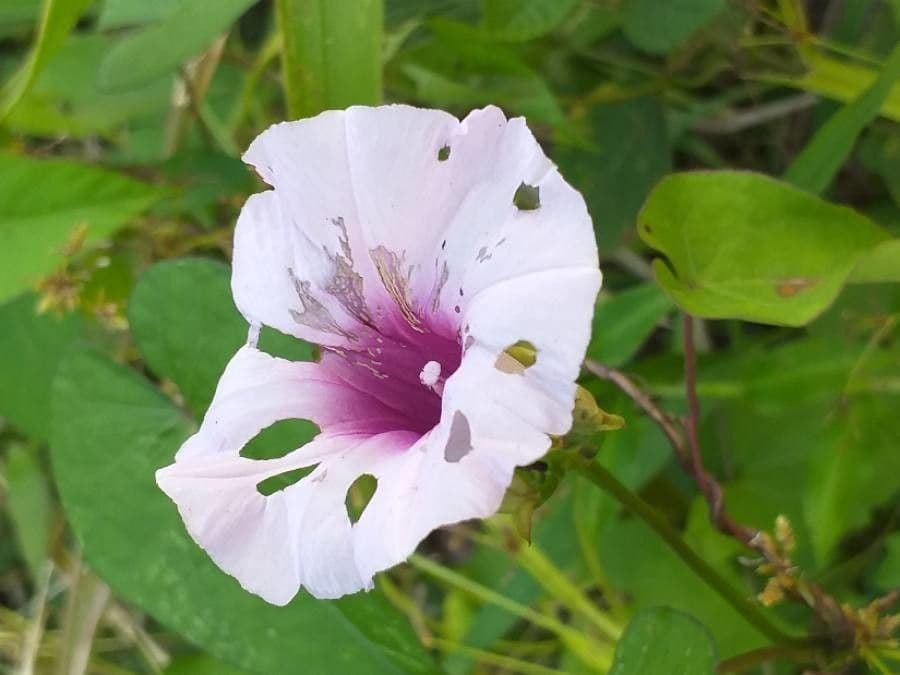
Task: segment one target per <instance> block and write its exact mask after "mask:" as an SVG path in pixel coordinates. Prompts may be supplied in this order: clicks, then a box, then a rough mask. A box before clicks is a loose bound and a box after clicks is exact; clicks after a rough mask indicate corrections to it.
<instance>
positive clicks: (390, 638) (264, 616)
mask: <svg viewBox="0 0 900 675" xmlns="http://www.w3.org/2000/svg"><path fill="white" fill-rule="evenodd" d="M53 411H54V416H53V418H54V425H53V433H52V448H53V461H54V469H55V474H56V480H57V483H58V486H59V490H60V494H61V496H62V500H63V505H64V506H65V508H66V512H67V514H68V516H69V519H70V522H71V523H72V527H73V529H74V531H75V533H76V535H77V536H78V538H79V540H80V542H81V544H82V546H83V547H84V552H85V555H86V557H87V559H88V561H89V562H90V563H91V565H92V567H93V568H94V569H95V570H96V571H97V572H98V573H99V574H100V575H101V576H102V577H103V578H104V579H105V580H106V581H107V582H108V583H109V584H110V585H111V586H112V587H113V588H114V589H115V590H116V592H118V593H120V594H121V595H122V596H123V597H124V598H126V599H128V600H129V601H130V602H133V603H135V604H136V605H138V606H140V607H142V608H143V609H145V610H146V611H147V612H149V613H150V614H152V615H153V616H154V617H155V618H157V619H158V620H159V621H161V622H162V623H164V624H165V625H167V626H169V627H171V628H172V629H174V630H176V631H178V632H179V633H181V634H182V635H184V636H185V637H186V638H187V639H189V640H191V641H192V642H195V643H197V644H198V645H202V646H203V647H204V649H206V650H208V651H209V652H210V653H211V654H212V655H214V656H215V657H217V658H220V659H222V660H223V661H226V662H229V663H233V664H235V665H237V666H239V667H241V668H246V669H247V670H250V671H252V672H264V673H279V672H281V673H283V672H293V671H294V670H296V667H297V664H298V663H302V664H304V667H305V668H306V669H308V670H309V671H311V672H366V673H384V674H388V673H393V674H397V673H430V672H435V668H434V666H433V664H432V661H431V659H430V658H429V656H428V655H427V654H426V652H425V651H424V650H423V649H422V648H421V646H420V645H419V642H418V640H417V639H416V637H415V635H414V634H413V633H412V631H411V630H410V629H409V627H408V625H407V624H406V621H405V619H404V618H403V617H402V616H401V615H399V614H398V613H396V612H395V611H394V610H393V609H392V608H391V607H390V606H389V605H388V604H387V603H386V601H385V600H384V599H383V598H382V596H381V595H380V594H379V593H377V592H374V593H369V594H366V595H357V596H353V597H350V598H347V599H344V600H341V601H339V602H328V601H315V600H312V599H311V598H310V597H309V596H307V595H300V596H298V597H297V598H296V599H295V600H294V601H293V602H292V603H291V604H290V605H289V606H288V607H286V608H278V607H274V606H271V605H268V604H266V603H265V602H263V601H262V600H260V599H259V598H257V597H255V596H253V595H251V594H249V593H247V592H245V591H244V590H242V589H241V588H240V587H239V586H238V584H237V583H236V582H235V581H234V580H233V579H230V578H229V577H227V576H226V575H225V574H223V573H222V572H220V571H219V570H218V569H217V568H216V567H215V565H214V564H213V563H212V562H211V561H210V560H209V559H208V558H207V556H206V554H205V553H204V552H203V551H202V550H201V549H200V548H199V547H198V546H197V545H196V544H194V542H193V541H191V539H190V538H189V537H188V535H187V533H186V532H185V531H184V527H183V525H182V523H181V521H180V519H179V517H178V514H177V511H176V509H175V506H174V505H173V504H172V503H171V502H170V501H169V500H168V499H167V498H166V496H165V495H164V494H163V493H162V492H161V491H160V490H159V489H158V488H157V486H156V484H155V483H154V472H155V471H156V470H157V469H158V468H160V467H162V466H164V465H165V464H168V463H169V462H170V461H171V458H172V456H173V455H174V453H175V450H176V449H177V448H178V446H179V444H180V443H181V442H182V441H183V440H184V438H185V437H186V436H187V434H188V433H189V431H190V428H191V426H192V425H191V424H190V422H189V421H188V420H187V419H185V418H184V417H183V416H182V415H181V413H179V412H178V410H177V409H176V408H175V407H174V406H173V405H172V404H171V403H170V402H169V401H167V400H166V399H165V398H163V397H162V396H161V395H160V394H159V393H158V392H156V391H154V390H153V389H152V388H151V387H150V385H149V383H147V382H146V381H144V380H143V379H142V378H140V377H139V376H137V375H136V374H135V373H133V372H130V371H128V370H126V369H124V368H122V367H120V366H117V365H115V364H113V363H111V362H110V361H107V360H106V359H104V358H102V357H99V356H95V355H91V354H76V355H73V356H72V357H71V358H69V359H68V360H67V361H66V362H65V363H64V364H63V366H62V367H61V369H60V371H59V374H58V376H57V378H56V381H55V387H54V398H53ZM135 542H140V549H139V550H138V549H136V548H135ZM336 644H339V645H340V649H335V645H336Z"/></svg>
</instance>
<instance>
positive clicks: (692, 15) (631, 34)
mask: <svg viewBox="0 0 900 675" xmlns="http://www.w3.org/2000/svg"><path fill="white" fill-rule="evenodd" d="M726 6H727V3H726V0H665V2H659V0H625V5H624V10H623V12H624V17H623V21H624V29H625V35H626V36H628V39H629V40H631V42H632V43H634V45H635V46H637V47H640V48H641V49H643V50H645V51H648V52H650V53H652V54H666V53H668V52H671V51H672V50H673V49H675V48H677V47H680V46H681V45H683V44H684V43H685V42H687V41H688V40H689V39H690V38H691V36H692V35H693V34H694V33H696V32H697V30H699V29H700V28H702V27H703V26H704V25H706V24H707V23H709V22H710V21H711V20H712V19H713V18H715V16H716V15H717V14H719V13H720V12H722V11H723V10H724V9H725V8H726Z"/></svg>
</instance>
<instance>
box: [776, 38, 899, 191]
mask: <svg viewBox="0 0 900 675" xmlns="http://www.w3.org/2000/svg"><path fill="white" fill-rule="evenodd" d="M897 78H900V46H898V47H895V48H894V51H893V52H891V55H890V57H888V60H887V62H886V63H885V64H884V68H882V70H881V73H880V74H879V75H878V77H877V79H876V80H875V81H874V82H873V83H872V84H871V85H869V86H868V88H866V89H865V90H864V91H863V92H862V93H861V94H860V95H859V97H858V98H856V99H855V100H854V101H853V102H852V103H848V104H847V105H846V106H844V107H842V108H841V109H840V110H838V111H837V112H836V113H835V114H834V115H832V116H831V118H829V120H828V121H827V122H825V124H824V125H822V128H821V129H819V130H818V131H817V132H816V135H815V136H814V137H813V139H812V140H811V141H810V142H809V143H808V144H807V145H806V147H804V148H803V151H802V152H801V153H800V154H799V155H797V157H795V158H794V161H793V162H792V163H791V165H790V167H789V168H788V170H787V172H786V173H785V176H784V178H785V180H787V181H788V182H790V183H793V184H794V185H796V186H797V187H799V188H802V189H804V190H809V191H810V192H813V193H816V194H818V193H821V192H823V191H824V190H825V188H827V187H828V185H829V184H830V183H831V181H832V180H833V179H834V177H835V175H836V174H837V172H838V171H839V170H840V168H841V166H843V164H844V162H845V161H846V159H847V157H848V156H849V155H850V152H851V151H852V150H853V146H854V144H855V142H856V137H857V136H859V134H860V133H861V132H862V130H863V129H865V128H866V126H868V125H869V123H870V122H872V120H874V119H875V118H876V117H878V114H879V112H880V111H881V107H882V106H883V105H884V103H885V101H886V100H887V98H888V96H889V95H890V93H891V87H893V85H894V82H896V81H897Z"/></svg>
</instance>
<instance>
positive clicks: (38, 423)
mask: <svg viewBox="0 0 900 675" xmlns="http://www.w3.org/2000/svg"><path fill="white" fill-rule="evenodd" d="M36 306H37V298H36V297H34V296H33V295H31V294H28V295H22V296H20V297H18V298H16V299H15V300H11V301H9V302H7V303H5V304H3V305H0V372H2V373H3V377H2V378H0V416H2V417H4V418H5V419H6V420H8V421H9V422H10V424H12V425H13V426H14V427H16V428H17V429H18V430H19V431H22V432H23V433H25V434H26V435H28V436H29V437H30V438H32V439H34V440H36V441H45V440H47V437H48V436H49V435H50V429H49V425H48V422H47V420H48V412H49V410H50V385H51V383H52V381H53V376H54V375H55V374H56V369H57V367H58V366H59V363H60V361H61V360H62V359H63V357H64V356H65V354H66V353H67V352H68V351H70V350H71V349H72V348H73V347H74V346H75V345H77V344H79V343H80V342H81V340H82V337H83V334H84V328H85V326H84V322H83V321H82V320H81V319H80V317H78V316H76V315H72V314H67V315H65V316H63V317H56V316H52V315H49V314H40V315H39V314H37V312H36V309H35V307H36ZM23 383H27V386H23Z"/></svg>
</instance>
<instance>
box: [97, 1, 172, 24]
mask: <svg viewBox="0 0 900 675" xmlns="http://www.w3.org/2000/svg"><path fill="white" fill-rule="evenodd" d="M182 3H183V0H153V2H146V1H145V0H104V3H103V8H102V9H101V10H100V16H99V17H97V28H99V29H100V30H103V31H106V30H109V29H111V28H124V27H126V26H141V25H144V24H148V23H154V22H157V21H162V20H164V19H167V18H168V17H170V16H171V15H172V14H174V13H175V11H177V9H178V5H180V4H182Z"/></svg>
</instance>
